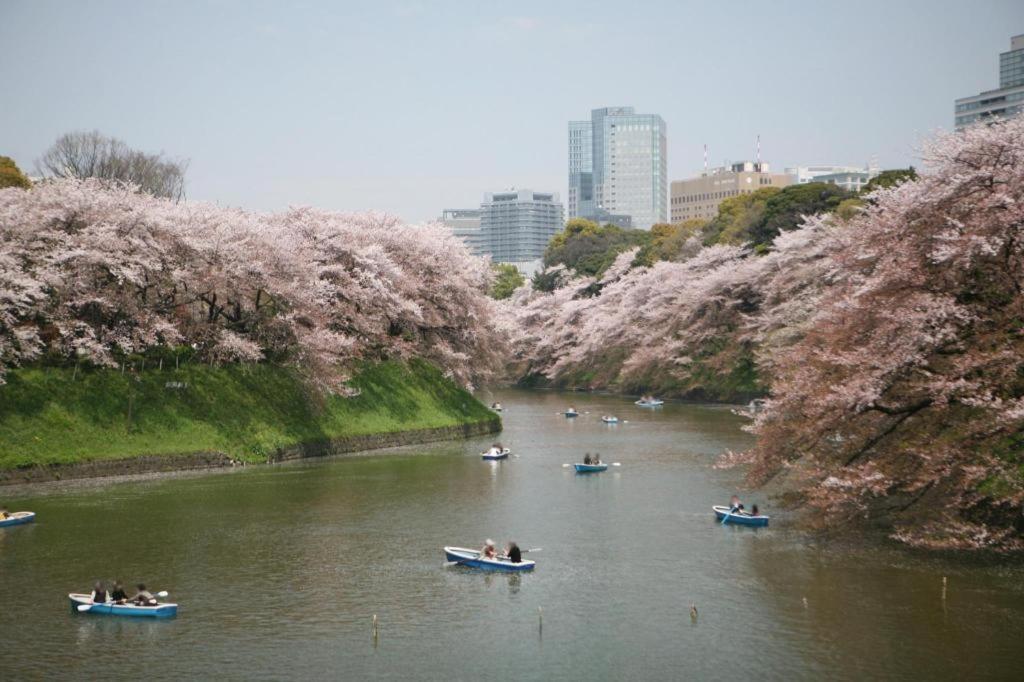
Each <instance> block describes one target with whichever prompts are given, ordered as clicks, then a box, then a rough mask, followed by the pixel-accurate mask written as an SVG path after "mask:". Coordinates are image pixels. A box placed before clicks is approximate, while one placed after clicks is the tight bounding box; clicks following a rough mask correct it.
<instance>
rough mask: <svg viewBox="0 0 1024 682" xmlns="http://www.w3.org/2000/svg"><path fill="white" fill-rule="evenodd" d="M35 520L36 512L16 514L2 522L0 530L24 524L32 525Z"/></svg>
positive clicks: (0, 522)
mask: <svg viewBox="0 0 1024 682" xmlns="http://www.w3.org/2000/svg"><path fill="white" fill-rule="evenodd" d="M35 518H36V513H35V512H14V513H12V514H10V515H9V516H8V517H7V518H6V519H4V520H3V521H0V528H2V527H4V526H20V525H21V524H23V523H31V522H32V521H34V520H35Z"/></svg>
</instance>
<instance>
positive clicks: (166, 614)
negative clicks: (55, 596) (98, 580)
mask: <svg viewBox="0 0 1024 682" xmlns="http://www.w3.org/2000/svg"><path fill="white" fill-rule="evenodd" d="M161 594H162V593H161ZM68 599H69V600H71V611H72V612H73V613H95V614H98V615H104V616H131V617H133V618H170V617H171V616H175V615H177V614H178V605H177V604H156V605H154V606H139V605H138V604H115V603H114V602H105V603H102V604H94V603H93V601H92V595H89V594H79V593H76V592H72V593H71V594H69V595H68Z"/></svg>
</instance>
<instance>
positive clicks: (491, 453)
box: [480, 448, 512, 459]
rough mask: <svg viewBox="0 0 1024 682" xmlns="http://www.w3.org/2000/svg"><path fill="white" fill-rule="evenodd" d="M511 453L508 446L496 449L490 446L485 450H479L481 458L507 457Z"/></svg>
mask: <svg viewBox="0 0 1024 682" xmlns="http://www.w3.org/2000/svg"><path fill="white" fill-rule="evenodd" d="M511 454H512V451H511V450H509V449H508V448H504V449H502V450H498V449H497V448H491V449H490V450H488V451H487V452H481V453H480V457H481V459H508V456H509V455H511Z"/></svg>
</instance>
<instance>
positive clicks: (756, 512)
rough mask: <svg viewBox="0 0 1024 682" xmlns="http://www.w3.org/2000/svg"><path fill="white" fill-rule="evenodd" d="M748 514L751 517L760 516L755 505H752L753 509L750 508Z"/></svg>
mask: <svg viewBox="0 0 1024 682" xmlns="http://www.w3.org/2000/svg"><path fill="white" fill-rule="evenodd" d="M750 514H751V515H752V516H760V515H761V514H760V513H759V512H758V510H757V505H756V504H755V505H754V506H753V507H751V508H750Z"/></svg>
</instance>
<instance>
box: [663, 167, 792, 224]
mask: <svg viewBox="0 0 1024 682" xmlns="http://www.w3.org/2000/svg"><path fill="white" fill-rule="evenodd" d="M791 184H793V176H792V175H789V174H788V173H772V172H770V168H769V167H768V164H767V163H761V162H754V161H743V162H742V163H734V164H732V165H731V166H723V167H721V168H712V169H711V170H710V171H706V172H704V173H701V174H700V175H699V176H697V177H695V178H690V179H688V180H676V181H673V183H672V222H673V223H681V222H683V221H684V220H689V219H691V218H700V219H702V220H711V219H712V218H714V217H715V216H717V215H718V205H719V204H721V203H722V202H723V201H724V200H726V199H728V198H729V197H735V196H739V195H741V194H751V193H752V192H756V191H757V190H759V189H764V188H765V187H785V186H786V185H791Z"/></svg>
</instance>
